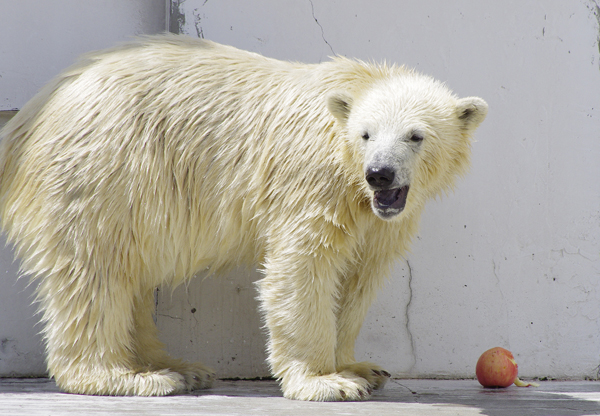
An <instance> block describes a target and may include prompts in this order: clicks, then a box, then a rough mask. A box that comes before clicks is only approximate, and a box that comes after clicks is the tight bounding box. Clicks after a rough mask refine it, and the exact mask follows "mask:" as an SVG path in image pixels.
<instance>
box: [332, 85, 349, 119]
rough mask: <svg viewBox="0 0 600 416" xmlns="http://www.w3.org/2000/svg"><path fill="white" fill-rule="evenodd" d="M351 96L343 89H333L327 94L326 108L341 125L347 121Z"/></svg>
mask: <svg viewBox="0 0 600 416" xmlns="http://www.w3.org/2000/svg"><path fill="white" fill-rule="evenodd" d="M351 107H352V97H351V96H350V94H348V93H346V92H343V91H335V92H332V93H331V94H329V95H328V96H327V109H328V110H329V112H330V113H331V114H332V115H333V116H334V117H335V118H336V119H337V120H338V121H339V122H340V123H342V125H345V124H346V121H348V116H349V115H350V108H351Z"/></svg>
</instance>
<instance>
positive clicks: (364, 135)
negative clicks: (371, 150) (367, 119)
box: [362, 132, 371, 140]
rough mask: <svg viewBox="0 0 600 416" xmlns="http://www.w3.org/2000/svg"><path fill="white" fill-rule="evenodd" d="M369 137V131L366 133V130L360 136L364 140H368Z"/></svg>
mask: <svg viewBox="0 0 600 416" xmlns="http://www.w3.org/2000/svg"><path fill="white" fill-rule="evenodd" d="M370 137H371V136H369V133H366V132H365V133H363V135H362V138H363V139H364V140H369V138H370Z"/></svg>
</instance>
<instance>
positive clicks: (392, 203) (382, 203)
mask: <svg viewBox="0 0 600 416" xmlns="http://www.w3.org/2000/svg"><path fill="white" fill-rule="evenodd" d="M407 196H408V186H403V187H402V188H396V189H386V190H383V191H375V198H374V202H375V205H376V206H377V208H379V209H389V208H392V209H397V210H400V211H402V210H403V209H404V206H405V205H406V197H407Z"/></svg>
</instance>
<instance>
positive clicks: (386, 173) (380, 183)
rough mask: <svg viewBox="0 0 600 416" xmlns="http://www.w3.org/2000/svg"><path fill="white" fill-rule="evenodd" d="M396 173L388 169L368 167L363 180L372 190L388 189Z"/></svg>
mask: <svg viewBox="0 0 600 416" xmlns="http://www.w3.org/2000/svg"><path fill="white" fill-rule="evenodd" d="M395 178H396V172H395V171H394V170H393V169H391V168H389V167H368V168H367V171H366V173H365V179H366V181H367V183H368V184H369V186H370V187H371V188H372V189H389V188H391V186H392V184H393V183H394V179H395Z"/></svg>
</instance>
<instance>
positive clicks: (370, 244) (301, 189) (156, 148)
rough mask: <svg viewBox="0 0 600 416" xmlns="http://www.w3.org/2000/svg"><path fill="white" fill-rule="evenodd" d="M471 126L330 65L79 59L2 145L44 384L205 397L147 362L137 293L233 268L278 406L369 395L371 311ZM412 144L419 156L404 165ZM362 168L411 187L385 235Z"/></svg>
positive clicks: (421, 80) (379, 74) (214, 57)
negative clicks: (251, 281) (255, 319)
mask: <svg viewBox="0 0 600 416" xmlns="http://www.w3.org/2000/svg"><path fill="white" fill-rule="evenodd" d="M328 108H329V109H330V110H331V111H332V112H333V114H334V115H335V117H334V116H332V114H331V113H330V111H328ZM486 110H487V106H486V105H485V103H484V102H483V101H482V100H480V99H477V98H470V99H463V100H458V99H457V98H456V97H454V96H453V95H452V94H451V93H450V92H449V91H448V90H447V89H446V88H445V87H444V86H443V85H442V84H440V83H438V82H436V81H434V80H432V79H430V78H428V77H425V76H422V75H419V74H417V73H415V72H412V71H409V70H407V69H404V68H400V67H395V66H385V65H374V64H366V63H363V62H358V61H353V60H348V59H344V58H336V59H334V60H332V61H330V62H326V63H322V64H317V65H305V64H297V63H288V62H281V61H277V60H273V59H268V58H265V57H262V56H259V55H257V54H253V53H249V52H245V51H240V50H237V49H235V48H232V47H227V46H222V45H218V44H215V43H211V42H207V41H203V40H194V39H190V38H187V37H176V36H170V35H165V36H157V37H149V38H143V39H140V40H138V41H136V42H133V43H130V44H126V45H121V46H119V47H116V48H113V49H111V50H107V51H102V52H97V53H93V54H90V55H87V56H85V57H84V58H83V59H82V60H81V61H80V62H79V63H78V64H76V65H74V66H73V67H71V68H69V69H68V70H66V71H65V72H64V73H62V74H61V75H60V76H59V77H58V78H57V79H55V80H54V81H53V82H51V83H50V84H49V85H47V86H46V87H45V88H44V89H43V90H42V91H41V92H40V93H39V94H38V95H37V96H36V97H35V98H33V99H32V100H31V101H30V102H29V103H28V104H27V105H25V106H24V107H23V109H22V110H21V111H20V112H19V113H18V114H17V115H16V116H15V117H14V118H13V120H11V121H10V122H9V123H8V124H7V126H6V127H5V129H4V130H3V131H2V133H1V135H2V136H3V140H2V143H1V148H0V161H1V165H0V168H1V179H0V180H1V182H0V215H1V219H2V224H3V228H4V230H5V231H6V232H7V234H8V236H9V240H10V241H11V242H12V243H13V244H14V245H15V246H16V248H17V253H18V256H19V257H20V258H21V259H22V268H23V271H24V272H25V273H27V274H29V275H32V276H34V277H35V278H37V281H38V283H39V287H38V292H37V293H38V300H39V302H40V308H41V311H42V316H43V323H44V328H45V329H44V336H45V340H46V343H47V354H48V367H49V371H50V374H51V375H52V376H53V377H54V378H55V379H56V381H57V383H58V385H59V386H60V388H61V389H63V390H65V391H68V392H75V393H89V394H111V395H131V394H138V395H163V394H172V393H176V392H179V391H183V390H185V389H193V388H203V387H208V386H210V384H211V381H212V379H213V377H214V375H213V374H212V372H211V371H210V370H209V369H208V368H206V367H204V366H202V365H200V364H190V363H186V362H183V361H180V360H176V359H173V358H170V357H169V356H168V355H167V354H166V353H165V352H164V351H163V348H162V345H161V344H160V342H159V341H158V339H157V334H156V328H155V326H154V324H153V322H152V315H151V314H152V305H153V290H154V288H155V287H157V286H161V285H178V284H180V283H182V282H184V281H185V279H187V278H189V277H191V276H193V275H194V273H195V272H197V271H199V270H205V269H209V271H210V272H214V273H219V272H220V271H223V270H225V269H227V268H228V267H230V266H232V265H236V264H240V263H249V264H256V265H258V267H259V268H260V269H261V270H262V271H263V273H264V278H263V279H262V280H261V281H260V282H259V283H258V287H259V293H260V294H259V297H260V302H261V308H262V311H263V312H264V319H265V324H266V327H267V328H268V331H269V345H268V351H269V363H270V365H271V368H272V371H273V374H274V375H275V376H276V377H277V378H279V379H280V380H281V383H282V389H283V391H284V394H285V396H286V397H289V398H294V399H305V400H343V399H346V400H357V399H364V398H366V397H368V396H369V394H370V392H371V390H372V389H373V388H377V387H380V386H381V385H383V383H384V382H385V380H386V377H385V373H382V372H381V371H379V368H378V367H377V366H375V365H374V364H369V363H356V361H355V359H354V341H355V338H356V336H357V334H358V332H359V329H360V326H361V323H362V321H363V318H364V316H365V314H366V312H367V308H368V306H369V305H370V303H371V301H372V300H373V298H374V296H375V292H376V289H377V288H378V287H379V286H380V284H381V282H382V280H383V279H384V277H385V276H386V275H387V273H388V269H389V268H390V265H391V264H392V262H393V261H394V259H396V258H398V256H401V255H402V254H403V253H405V252H406V250H407V247H408V245H409V242H410V239H411V237H412V236H413V235H414V234H415V231H416V229H417V223H418V220H419V214H420V212H421V210H422V209H423V205H424V203H425V201H426V200H427V199H429V198H431V197H432V196H434V195H437V194H439V193H440V192H441V191H443V190H445V189H448V188H449V187H451V186H452V184H453V183H454V179H455V177H456V176H457V175H460V174H462V173H463V172H464V171H465V168H466V166H467V164H468V160H469V153H470V136H471V134H472V132H473V130H474V128H475V127H476V126H477V125H478V124H479V122H481V121H482V120H483V118H484V117H485V113H486ZM461 117H462V119H461ZM365 128H368V129H370V130H371V131H373V135H374V140H373V142H372V144H373V147H374V150H371V144H365V143H364V140H363V139H361V137H360V135H361V134H362V130H363V129H365ZM412 129H418V130H419V131H421V132H423V134H425V140H424V141H423V143H422V144H421V148H420V149H418V151H416V152H413V153H410V152H411V151H412V150H411V147H410V145H408V144H406V143H405V142H404V141H403V140H405V138H406V134H407V132H410V131H411V130H412ZM365 154H366V155H367V156H365ZM377 154H380V155H381V154H383V155H384V157H387V158H389V159H390V160H392V161H394V163H395V164H396V165H397V166H398V167H399V169H401V170H402V169H404V170H405V175H406V177H407V178H409V179H410V183H411V191H410V193H409V196H408V201H407V205H406V208H405V209H404V211H403V212H402V213H401V214H400V215H398V216H397V217H395V218H394V219H392V220H390V221H383V220H381V219H380V218H378V217H377V216H376V215H375V214H374V213H373V211H372V210H371V208H370V204H371V199H372V196H373V194H372V191H371V190H370V189H369V187H368V186H367V184H366V182H365V180H364V167H365V164H366V163H369V158H372V157H375V156H373V155H377ZM407 154H410V156H407ZM240 348H242V347H241V346H240Z"/></svg>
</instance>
